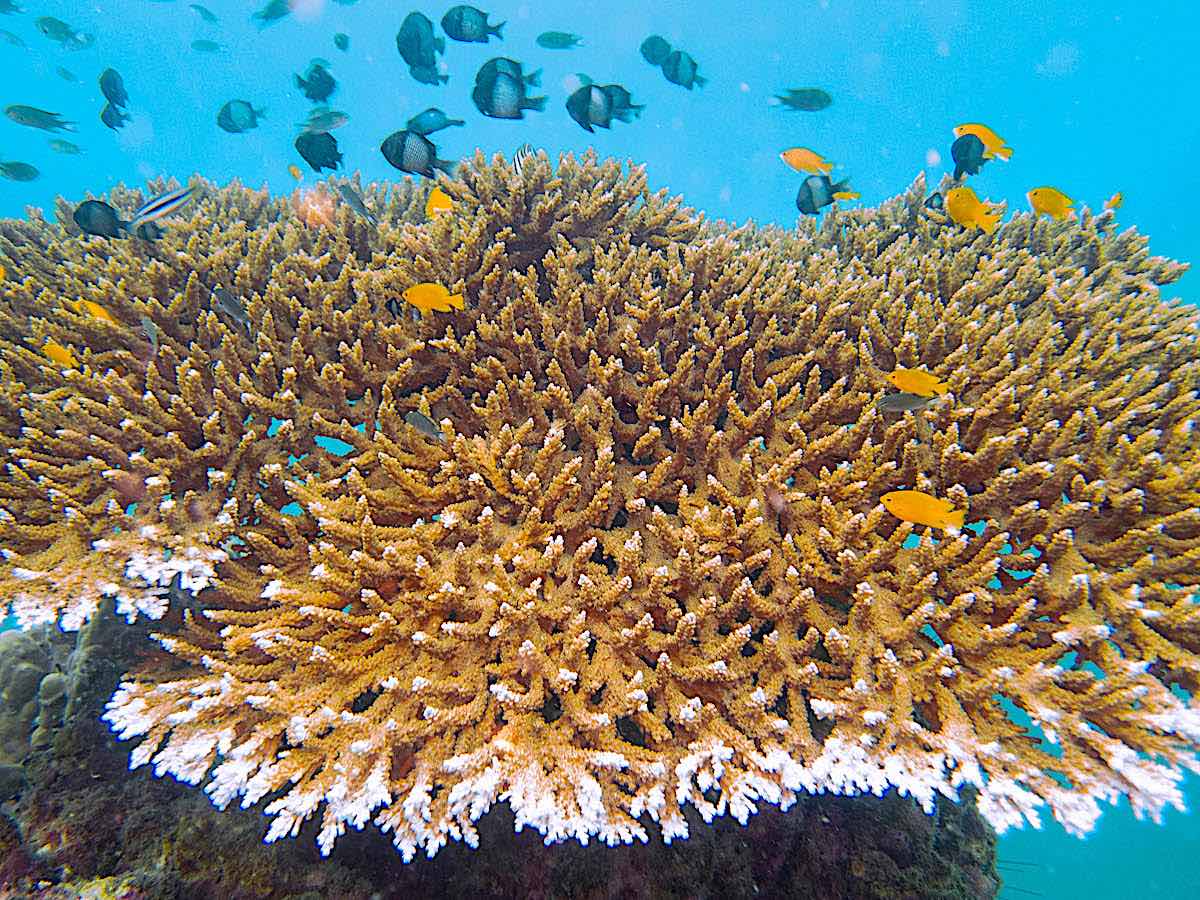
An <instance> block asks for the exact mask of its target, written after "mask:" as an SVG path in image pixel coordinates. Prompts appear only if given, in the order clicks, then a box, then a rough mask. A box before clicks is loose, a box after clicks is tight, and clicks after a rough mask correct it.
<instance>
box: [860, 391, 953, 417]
mask: <svg viewBox="0 0 1200 900" xmlns="http://www.w3.org/2000/svg"><path fill="white" fill-rule="evenodd" d="M937 399H938V398H937V397H925V396H923V395H921V394H913V393H909V392H907V391H901V392H900V393H898V394H888V395H887V396H886V397H881V398H880V399H879V400H878V401H877V402H876V403H875V406H876V408H878V409H879V411H880V412H885V413H902V412H921V411H922V410H925V409H928V408H929V407H930V406H931V405H932V404H934V403H936V402H937Z"/></svg>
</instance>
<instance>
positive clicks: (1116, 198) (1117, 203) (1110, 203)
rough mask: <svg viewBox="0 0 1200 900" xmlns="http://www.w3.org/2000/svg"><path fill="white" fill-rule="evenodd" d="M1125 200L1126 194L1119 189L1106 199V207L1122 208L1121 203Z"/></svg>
mask: <svg viewBox="0 0 1200 900" xmlns="http://www.w3.org/2000/svg"><path fill="white" fill-rule="evenodd" d="M1124 202H1125V195H1124V194H1122V193H1121V192H1120V191H1117V192H1116V193H1115V194H1113V195H1112V196H1111V197H1109V198H1108V199H1107V200H1105V201H1104V208H1105V209H1120V208H1121V204H1122V203H1124Z"/></svg>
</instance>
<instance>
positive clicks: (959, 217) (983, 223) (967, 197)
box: [945, 187, 1001, 234]
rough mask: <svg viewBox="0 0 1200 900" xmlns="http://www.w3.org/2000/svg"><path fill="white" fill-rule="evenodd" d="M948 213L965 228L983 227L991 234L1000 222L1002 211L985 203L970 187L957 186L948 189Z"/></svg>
mask: <svg viewBox="0 0 1200 900" xmlns="http://www.w3.org/2000/svg"><path fill="white" fill-rule="evenodd" d="M945 209H946V214H947V215H949V216H950V218H951V219H953V220H954V221H955V222H957V223H958V224H959V225H962V226H963V227H964V228H982V229H983V231H984V233H985V234H991V233H992V232H993V231H995V230H996V226H997V225H998V224H1000V216H1001V212H1000V211H999V210H997V209H995V208H994V206H993V205H992V204H990V203H985V202H984V201H982V200H980V199H979V197H977V196H976V195H975V192H974V191H973V190H971V189H970V188H969V187H956V188H951V189H950V190H948V191H946V199H945Z"/></svg>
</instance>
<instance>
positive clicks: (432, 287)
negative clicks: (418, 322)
mask: <svg viewBox="0 0 1200 900" xmlns="http://www.w3.org/2000/svg"><path fill="white" fill-rule="evenodd" d="M403 296H404V299H405V301H406V302H408V303H411V304H412V305H413V306H415V307H416V308H417V309H419V310H420V311H421V314H422V315H424V314H425V313H427V312H429V311H431V310H432V311H434V312H450V310H451V309H462V308H463V306H464V304H463V297H462V294H451V293H450V292H449V291H448V290H446V289H445V288H444V287H442V286H441V285H440V284H433V283H432V282H429V281H424V282H422V283H421V284H414V285H413V286H412V287H410V288H407V289H405V291H404V294H403Z"/></svg>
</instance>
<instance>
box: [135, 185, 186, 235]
mask: <svg viewBox="0 0 1200 900" xmlns="http://www.w3.org/2000/svg"><path fill="white" fill-rule="evenodd" d="M194 191H195V188H191V187H181V188H177V189H176V190H173V191H167V193H165V194H162V195H160V196H158V197H155V198H154V199H153V200H150V201H149V202H147V203H146V204H145V205H144V206H143V207H142V208H141V209H139V210H138V211H137V212H135V213H134V214H133V219H132V220H130V222H129V230H130V231H133V230H134V229H136V228H137V227H138V226H139V225H145V224H146V223H147V222H154V221H156V220H158V219H161V218H162V217H163V216H169V215H170V214H171V213H173V212H175V210H177V209H179V208H180V207H181V206H183V204H185V203H187V202H188V200H190V199H191V198H192V194H193V192H194Z"/></svg>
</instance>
